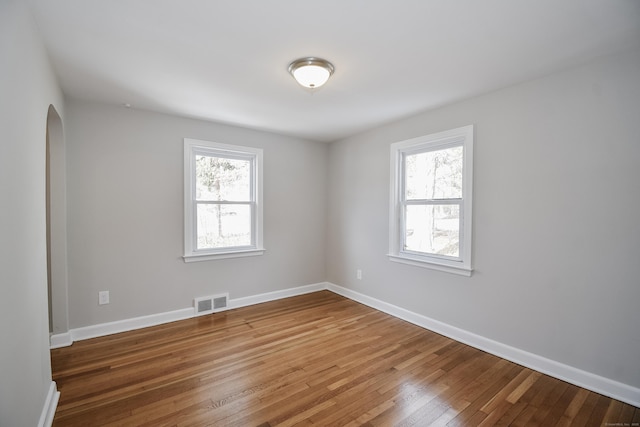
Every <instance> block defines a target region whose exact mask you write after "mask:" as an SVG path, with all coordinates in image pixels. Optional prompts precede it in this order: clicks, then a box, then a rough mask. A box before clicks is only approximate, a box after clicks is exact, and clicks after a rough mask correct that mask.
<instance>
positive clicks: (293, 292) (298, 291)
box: [229, 282, 327, 309]
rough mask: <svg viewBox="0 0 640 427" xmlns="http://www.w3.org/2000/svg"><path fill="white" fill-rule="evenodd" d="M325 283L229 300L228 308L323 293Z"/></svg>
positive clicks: (325, 287)
mask: <svg viewBox="0 0 640 427" xmlns="http://www.w3.org/2000/svg"><path fill="white" fill-rule="evenodd" d="M326 289H327V283H325V282H323V283H315V284H313V285H306V286H299V287H297V288H289V289H283V290H281V291H274V292H267V293H264V294H258V295H252V296H248V297H243V298H235V299H230V300H229V308H230V309H232V308H240V307H246V306H249V305H254V304H261V303H263V302H269V301H275V300H279V299H283V298H289V297H295V296H297V295H304V294H309V293H311V292H318V291H324V290H326Z"/></svg>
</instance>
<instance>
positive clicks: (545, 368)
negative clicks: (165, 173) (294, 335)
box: [39, 282, 640, 425]
mask: <svg viewBox="0 0 640 427" xmlns="http://www.w3.org/2000/svg"><path fill="white" fill-rule="evenodd" d="M323 290H329V291H331V292H333V293H336V294H338V295H342V296H343V297H346V298H349V299H351V300H353V301H356V302H359V303H362V304H364V305H367V306H369V307H372V308H374V309H376V310H379V311H382V312H384V313H387V314H389V315H391V316H394V317H397V318H399V319H402V320H406V321H407V322H410V323H413V324H414V325H417V326H420V327H422V328H425V329H428V330H430V331H433V332H436V333H438V334H441V335H444V336H446V337H449V338H451V339H454V340H456V341H459V342H461V343H464V344H467V345H470V346H472V347H475V348H477V349H480V350H482V351H486V352H487V353H491V354H493V355H496V356H498V357H501V358H503V359H506V360H509V361H511V362H514V363H517V364H519V365H522V366H526V367H527V368H530V369H533V370H535V371H538V372H542V373H543V374H547V375H550V376H552V377H554V378H558V379H560V380H563V381H566V382H568V383H571V384H575V385H577V386H579V387H583V388H586V389H588V390H591V391H594V392H596V393H600V394H603V395H605V396H608V397H611V398H613V399H617V400H620V401H622V402H625V403H628V404H630V405H633V406H637V407H640V388H637V387H633V386H630V385H628V384H624V383H621V382H618V381H614V380H611V379H609V378H605V377H602V376H599V375H596V374H593V373H590V372H587V371H583V370H581V369H578V368H574V367H572V366H569V365H565V364H563V363H560V362H556V361H555V360H551V359H547V358H546V357H542V356H539V355H537V354H533V353H529V352H527V351H524V350H521V349H518V348H515V347H511V346H509V345H506V344H503V343H500V342H497V341H494V340H492V339H489V338H485V337H483V336H480V335H477V334H474V333H472V332H469V331H466V330H464V329H460V328H457V327H455V326H451V325H448V324H446V323H443V322H440V321H438V320H435V319H431V318H429V317H426V316H423V315H421V314H417V313H414V312H412V311H409V310H406V309H404V308H401V307H398V306H395V305H393V304H389V303H387V302H384V301H381V300H379V299H376V298H373V297H370V296H368V295H364V294H361V293H359V292H356V291H353V290H351V289H347V288H344V287H342V286H338V285H336V284H333V283H330V282H320V283H315V284H312V285H306V286H299V287H296V288H289V289H283V290H279V291H273V292H267V293H263V294H258V295H251V296H247V297H241V298H235V299H230V300H229V309H234V308H240V307H246V306H250V305H254V304H261V303H264V302H269V301H276V300H279V299H283V298H289V297H293V296H297V295H304V294H308V293H311V292H318V291H323ZM194 314H195V313H194V309H193V307H190V308H184V309H181V310H175V311H170V312H166V313H158V314H153V315H150V316H142V317H136V318H133V319H125V320H120V321H116V322H109V323H103V324H99V325H93V326H86V327H83V328H77V329H72V330H70V331H69V332H68V333H66V334H58V335H52V336H51V343H52V347H51V348H56V347H53V344H54V343H57V344H60V345H58V346H59V347H62V346H64V344H66V343H68V344H66V345H71V344H72V343H73V341H78V340H83V339H88V338H95V337H100V336H104V335H110V334H115V333H118V332H125V331H131V330H135V329H140V328H146V327H148V326H155V325H160V324H163V323H168V322H174V321H177V320H183V319H188V318H191V317H194ZM69 337H70V338H69ZM53 392H55V393H57V392H56V391H55V383H53ZM50 394H51V392H50ZM58 394H59V393H58ZM54 398H55V402H53V412H52V414H53V413H54V412H55V406H56V405H57V399H58V397H57V395H56V396H55V397H54ZM54 398H53V397H52V398H51V399H54ZM48 399H49V398H48ZM39 425H42V424H39ZM45 425H47V424H45ZM49 425H50V424H49Z"/></svg>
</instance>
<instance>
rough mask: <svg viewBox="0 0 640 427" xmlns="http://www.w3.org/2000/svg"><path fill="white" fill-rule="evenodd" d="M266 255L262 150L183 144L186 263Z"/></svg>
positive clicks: (212, 144)
mask: <svg viewBox="0 0 640 427" xmlns="http://www.w3.org/2000/svg"><path fill="white" fill-rule="evenodd" d="M263 253H264V248H263V247H262V150H261V149H257V148H249V147H240V146H235V145H226V144H218V143H214V142H208V141H200V140H196V139H188V138H185V140H184V260H185V262H191V261H204V260H211V259H219V258H231V257H241V256H251V255H262V254H263Z"/></svg>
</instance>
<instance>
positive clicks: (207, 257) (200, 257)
mask: <svg viewBox="0 0 640 427" xmlns="http://www.w3.org/2000/svg"><path fill="white" fill-rule="evenodd" d="M264 252H265V249H264V248H260V249H243V250H238V251H228V252H218V253H207V254H189V255H184V256H183V257H182V259H184V262H199V261H213V260H217V259H227V258H243V257H248V256H260V255H263V254H264Z"/></svg>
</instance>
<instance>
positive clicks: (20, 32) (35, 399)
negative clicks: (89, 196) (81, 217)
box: [0, 1, 63, 426]
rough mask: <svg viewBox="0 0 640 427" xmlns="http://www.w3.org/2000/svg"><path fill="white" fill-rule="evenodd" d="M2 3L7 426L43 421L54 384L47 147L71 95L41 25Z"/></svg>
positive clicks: (2, 374) (0, 354)
mask: <svg viewBox="0 0 640 427" xmlns="http://www.w3.org/2000/svg"><path fill="white" fill-rule="evenodd" d="M23 3H24V2H19V1H2V2H0V69H1V70H2V72H1V74H0V75H1V77H0V94H1V95H0V138H1V140H0V198H1V200H2V201H1V202H0V425H2V426H35V425H37V424H38V421H39V418H40V415H41V413H42V411H43V407H44V406H46V400H47V393H48V391H49V390H50V387H51V385H52V382H51V363H50V359H49V333H48V332H49V325H48V314H47V262H46V209H45V194H46V193H45V191H46V185H45V182H46V180H45V147H46V125H47V112H48V109H49V105H50V104H53V105H54V106H55V108H56V110H57V112H58V113H59V114H60V115H61V116H63V110H62V108H63V98H62V94H61V92H60V90H59V88H58V85H57V82H56V79H55V77H54V74H53V72H52V70H51V67H50V64H49V62H48V59H47V55H46V53H45V51H44V48H43V46H42V41H41V39H40V37H39V35H38V32H37V30H36V28H35V24H34V22H33V20H32V18H31V16H30V14H29V12H28V11H27V10H26V7H25V6H24V5H23Z"/></svg>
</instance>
